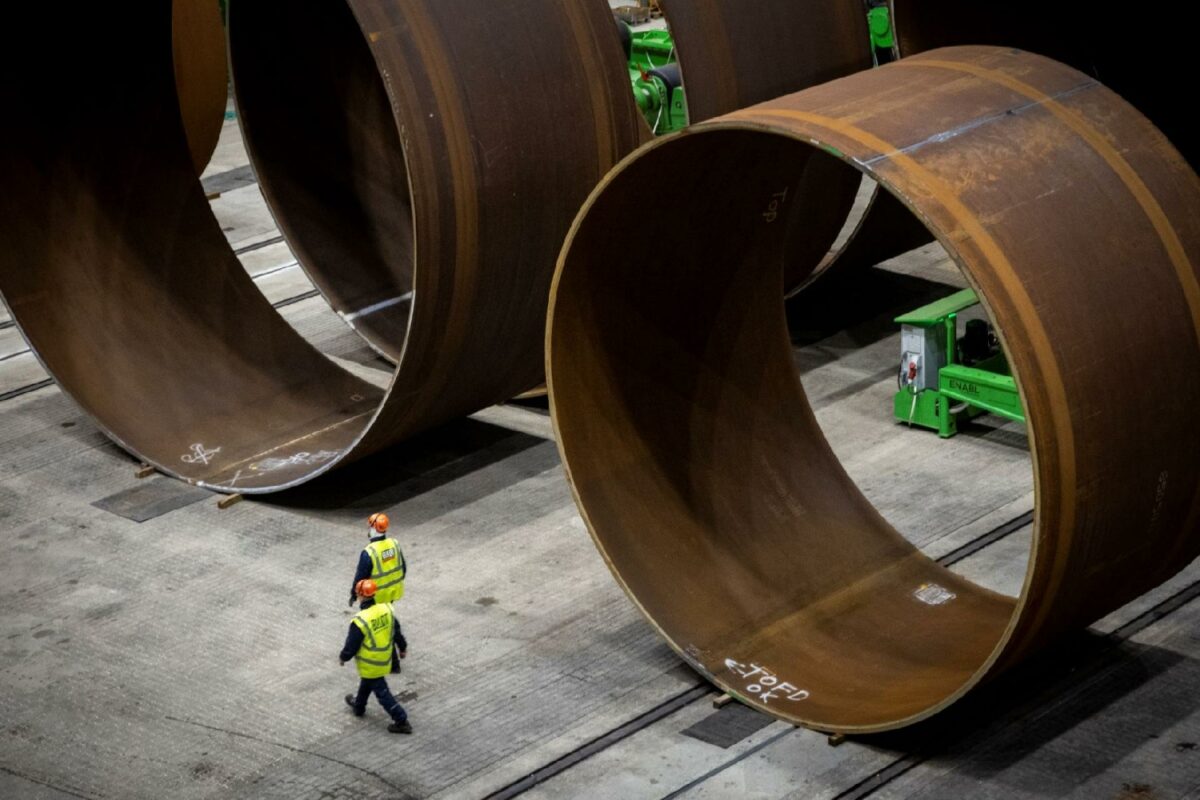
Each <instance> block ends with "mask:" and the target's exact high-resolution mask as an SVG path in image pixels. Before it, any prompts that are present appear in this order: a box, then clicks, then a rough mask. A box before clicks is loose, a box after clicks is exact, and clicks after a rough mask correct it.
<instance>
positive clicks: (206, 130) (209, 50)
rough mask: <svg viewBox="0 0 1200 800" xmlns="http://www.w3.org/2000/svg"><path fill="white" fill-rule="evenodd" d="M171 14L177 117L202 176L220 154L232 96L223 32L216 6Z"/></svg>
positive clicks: (213, 0)
mask: <svg viewBox="0 0 1200 800" xmlns="http://www.w3.org/2000/svg"><path fill="white" fill-rule="evenodd" d="M171 9H172V13H171V36H172V40H173V42H174V46H175V55H174V64H175V87H176V90H177V91H178V92H179V111H180V113H181V114H182V116H183V127H184V130H186V131H187V140H188V149H189V150H190V151H191V154H192V165H193V167H194V168H195V170H196V174H197V175H199V174H200V173H201V172H203V171H204V168H205V167H206V166H208V162H209V159H211V158H212V154H213V151H214V150H216V149H217V140H218V139H219V138H220V136H221V124H222V123H223V122H224V119H225V101H226V99H227V98H228V96H229V78H228V72H227V69H226V65H225V26H224V25H223V24H222V22H221V8H220V6H219V5H218V4H217V0H174V2H172V4H171Z"/></svg>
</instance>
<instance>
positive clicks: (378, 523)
mask: <svg viewBox="0 0 1200 800" xmlns="http://www.w3.org/2000/svg"><path fill="white" fill-rule="evenodd" d="M367 525H368V526H369V527H370V528H371V529H372V530H375V531H378V532H379V533H387V529H388V518H387V514H382V513H381V514H372V515H371V516H369V517H367Z"/></svg>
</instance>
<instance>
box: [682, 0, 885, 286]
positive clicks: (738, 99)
mask: <svg viewBox="0 0 1200 800" xmlns="http://www.w3.org/2000/svg"><path fill="white" fill-rule="evenodd" d="M662 6H663V11H664V13H665V14H666V17H667V21H668V23H669V25H670V27H671V35H672V37H673V40H674V42H675V48H676V50H677V51H678V56H679V65H680V68H681V69H682V71H683V83H684V88H685V90H686V92H687V104H688V118H689V120H690V121H691V122H692V123H693V124H694V123H698V122H703V121H705V120H708V119H712V118H713V117H717V116H719V115H721V114H728V113H729V112H731V111H736V110H738V109H740V108H746V107H748V106H752V105H755V104H757V103H762V102H764V101H767V100H771V99H773V98H776V97H779V96H780V95H784V94H790V93H791V92H798V91H800V90H801V89H807V88H809V87H810V86H816V85H817V84H820V83H824V82H825V81H831V80H834V79H835V78H841V77H842V76H844V75H850V74H852V73H854V72H857V71H859V70H863V69H868V68H870V66H871V63H872V61H871V45H870V42H871V37H870V33H869V31H868V30H867V19H866V15H865V12H864V8H863V4H862V0H833V1H832V2H831V0H755V2H753V3H729V2H725V0H663V2H662ZM808 169H809V172H808V174H807V175H806V176H805V178H804V181H803V182H802V183H801V185H800V195H799V196H800V198H801V200H800V201H801V202H804V203H806V204H807V205H808V208H807V210H806V212H805V213H804V215H803V219H804V228H803V230H798V231H796V232H795V235H794V236H793V238H792V241H791V244H790V246H789V253H788V256H787V269H786V270H785V271H784V276H783V281H784V285H785V289H786V290H788V291H790V290H793V289H795V288H796V287H798V286H800V285H801V284H803V283H804V282H805V281H807V280H808V279H809V278H810V277H812V275H813V274H814V273H815V272H816V270H817V269H818V268H819V267H820V266H821V264H822V262H823V261H826V259H827V257H828V256H829V254H830V250H831V249H832V248H833V247H834V243H835V241H836V240H837V238H838V234H839V233H840V232H841V231H842V229H843V227H844V226H845V225H846V220H847V218H848V217H849V215H850V212H851V209H852V208H853V206H854V199H855V196H856V195H857V194H858V190H859V186H860V185H861V183H862V179H861V177H860V176H858V175H857V174H855V173H853V172H851V171H848V170H845V169H841V168H839V166H838V164H837V163H836V162H835V161H833V160H832V159H814V160H813V161H812V162H811V163H810V165H809V168H808Z"/></svg>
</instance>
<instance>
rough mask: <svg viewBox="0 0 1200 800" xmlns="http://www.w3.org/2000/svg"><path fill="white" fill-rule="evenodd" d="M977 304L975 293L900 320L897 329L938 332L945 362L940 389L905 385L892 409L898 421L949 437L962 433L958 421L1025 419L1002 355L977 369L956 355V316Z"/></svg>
mask: <svg viewBox="0 0 1200 800" xmlns="http://www.w3.org/2000/svg"><path fill="white" fill-rule="evenodd" d="M978 304H979V297H978V296H977V295H976V294H975V292H974V291H973V290H971V289H964V290H963V291H961V292H956V293H955V294H952V295H950V296H949V297H945V298H942V299H941V300H938V301H936V302H933V303H930V304H928V305H925V306H922V307H921V308H918V309H917V310H916V311H912V312H910V313H908V314H904V315H902V316H899V317H896V323H897V324H899V325H910V326H913V327H917V328H925V329H927V330H936V331H937V335H941V336H944V337H945V339H944V341H945V344H946V364H945V366H943V367H941V368H940V369H939V370H938V376H937V388H936V389H924V390H917V389H914V388H913V387H912V386H904V387H901V389H900V390H899V391H898V392H896V396H895V399H894V401H893V408H892V411H893V413H894V414H895V417H896V419H897V420H899V421H901V422H905V423H908V424H910V425H920V426H921V427H923V428H930V429H932V430H935V431H937V432H938V435H939V436H941V437H942V438H944V439H948V438H950V437H951V436H954V435H955V434H956V433H958V423H959V422H960V421H962V420H966V419H971V418H973V417H977V416H980V415H981V414H995V415H996V416H998V417H1003V418H1005V419H1011V420H1014V421H1016V422H1024V421H1025V410H1024V408H1023V406H1022V405H1021V395H1020V392H1019V390H1018V389H1017V382H1016V379H1014V378H1013V376H1012V370H1011V369H1010V368H1009V365H1008V359H1006V358H1005V357H1004V354H1003V353H998V354H996V355H994V356H992V357H990V358H988V359H985V360H984V361H981V362H979V363H977V364H975V365H973V366H967V365H965V364H963V363H961V359H960V356H959V352H958V315H959V314H960V313H961V312H963V311H965V310H966V309H968V308H971V307H972V306H975V305H978Z"/></svg>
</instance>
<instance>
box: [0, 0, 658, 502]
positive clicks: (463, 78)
mask: <svg viewBox="0 0 1200 800" xmlns="http://www.w3.org/2000/svg"><path fill="white" fill-rule="evenodd" d="M264 14H265V15H267V16H266V17H265V18H264V17H263V16H262V15H264ZM272 14H274V15H276V16H271V15H272ZM230 15H231V19H230V25H231V35H232V36H233V37H234V48H235V49H236V48H237V46H238V37H239V36H240V35H242V34H239V33H238V30H239V26H243V30H245V31H249V32H253V33H254V35H256V36H260V37H261V38H260V39H259V41H260V44H261V46H262V51H261V52H262V53H263V55H264V56H265V55H267V54H271V55H278V56H280V57H281V58H283V59H284V60H285V63H284V64H282V65H281V66H282V67H283V68H286V69H288V70H290V74H291V75H292V76H294V78H295V80H296V81H299V82H300V83H301V84H302V85H297V84H281V85H276V84H272V81H274V80H275V79H277V78H278V77H279V76H278V74H277V73H274V72H271V71H269V69H270V68H272V67H273V66H274V65H270V64H259V65H257V66H259V67H261V68H263V69H264V70H267V71H266V72H264V73H262V74H259V73H255V72H254V71H253V70H252V69H250V65H247V64H246V63H245V62H244V61H243V62H241V63H240V64H239V68H238V69H237V70H235V73H236V74H235V78H236V79H237V80H238V81H240V82H242V84H243V87H245V86H251V85H255V86H259V87H260V88H264V89H265V90H267V91H278V92H279V98H280V99H283V100H285V101H287V102H293V101H295V102H301V101H302V100H304V98H305V97H306V95H305V92H311V99H310V101H309V102H308V103H301V105H299V106H298V107H296V108H280V107H278V105H273V104H272V103H271V102H270V101H271V98H270V97H267V98H263V97H261V96H257V95H256V97H257V98H258V100H259V101H261V103H262V105H261V106H260V105H258V104H257V103H256V104H255V105H253V106H250V104H249V101H248V99H247V100H246V108H245V111H246V112H247V114H246V116H247V123H248V125H249V127H250V128H253V129H255V130H257V135H258V136H262V137H263V138H262V139H258V138H254V136H253V135H252V138H251V143H252V144H255V143H257V142H259V141H266V140H270V141H271V142H272V147H271V148H260V149H261V150H263V152H259V153H258V155H259V160H258V162H257V167H258V169H259V174H260V175H261V176H262V177H263V178H264V185H265V189H266V191H267V193H268V195H273V196H278V197H282V198H285V199H284V200H281V201H280V202H279V204H277V207H276V209H275V210H276V213H277V214H278V215H279V222H280V227H281V229H282V230H283V232H284V233H285V234H288V235H292V236H295V237H296V238H295V242H294V243H295V246H296V251H297V253H298V254H300V255H301V257H302V258H305V259H310V258H326V257H327V258H328V260H327V261H323V262H322V263H325V264H327V265H328V266H329V269H330V270H331V271H334V272H336V271H338V270H341V272H340V276H341V278H346V279H347V280H350V281H358V279H360V278H361V281H359V282H357V283H355V287H356V292H354V293H351V292H347V296H348V297H351V298H352V300H353V303H354V305H353V306H350V307H349V308H351V309H352V310H353V312H354V313H357V314H360V315H361V316H362V318H363V319H366V318H367V317H369V316H370V313H369V312H371V311H372V308H374V310H376V311H381V310H391V311H392V312H393V313H394V314H396V315H400V318H402V320H403V322H402V323H400V324H398V327H400V328H403V331H404V335H403V337H402V351H401V352H398V353H397V357H398V359H399V363H398V365H397V367H396V372H395V375H394V377H393V379H392V382H391V384H390V385H389V386H388V387H387V388H385V389H380V388H377V387H376V386H375V385H372V384H371V383H368V382H367V381H365V380H362V379H360V378H358V377H355V375H353V374H351V373H350V372H347V371H345V370H343V369H342V368H341V367H340V366H338V365H337V364H336V363H335V362H333V361H331V360H329V359H327V358H326V357H325V356H323V355H322V354H321V353H320V352H318V351H317V350H316V349H314V348H313V346H312V345H310V344H309V343H308V342H306V341H305V340H304V339H303V338H302V337H301V336H300V335H299V334H298V333H297V332H296V331H295V330H294V329H293V328H292V327H291V325H289V324H288V322H287V321H285V320H284V319H283V318H282V317H281V316H280V315H279V314H278V313H277V312H276V310H275V309H273V308H272V307H271V305H270V304H269V303H268V302H267V301H266V299H265V298H264V297H263V295H262V294H261V293H260V291H259V290H258V288H257V287H256V286H255V285H254V283H253V282H252V281H251V279H250V277H249V276H248V275H247V274H246V272H245V270H244V269H243V268H242V266H241V264H240V263H239V262H238V260H237V258H236V257H235V255H234V254H233V252H232V251H231V250H230V248H229V246H228V244H227V243H226V240H225V237H224V234H223V233H222V231H221V228H220V226H219V224H218V222H217V220H216V219H215V218H214V216H213V214H212V211H211V209H210V208H209V206H208V203H207V202H206V200H205V197H204V193H203V190H202V189H201V186H200V184H199V182H198V181H197V180H196V175H195V171H194V168H193V162H192V158H191V155H190V153H189V150H188V141H187V138H186V136H185V132H184V128H183V125H182V121H181V118H180V114H179V111H178V94H177V92H176V86H175V81H174V69H173V52H172V51H173V48H172V37H171V24H172V10H171V7H170V5H169V4H159V5H154V6H153V7H148V6H145V7H144V6H143V5H131V4H117V5H115V6H112V5H110V4H104V5H103V6H98V5H85V6H80V7H79V8H75V9H72V12H71V13H70V14H62V13H61V12H60V11H59V10H58V9H56V8H54V7H51V6H48V5H46V4H36V3H35V4H26V6H25V7H23V8H22V9H21V10H20V16H21V23H20V24H16V23H14V24H12V25H9V26H6V27H5V28H4V29H3V31H2V32H0V45H2V46H0V66H2V67H3V70H0V75H2V76H3V77H0V101H2V102H3V103H4V106H5V107H6V108H19V109H22V113H21V114H19V115H15V116H14V117H13V119H12V120H10V121H6V123H5V125H4V126H2V128H0V145H2V146H0V185H2V186H3V187H4V191H3V192H0V239H3V241H4V243H5V246H4V248H3V250H0V295H2V296H3V298H4V300H5V302H6V303H7V304H8V306H9V308H10V309H11V310H12V313H13V317H14V318H15V320H16V321H17V322H18V324H19V325H20V327H21V330H22V332H23V334H24V335H25V337H26V339H27V340H28V341H29V343H30V345H31V347H32V348H33V349H34V351H35V352H36V353H37V354H38V356H39V357H40V358H41V360H42V362H43V364H44V365H45V366H46V368H47V369H48V371H49V372H50V373H51V374H52V375H53V376H54V378H55V379H56V380H57V381H58V383H59V385H60V386H61V387H62V389H63V390H64V391H66V392H67V393H69V394H70V395H71V396H72V397H73V398H74V399H75V400H76V401H77V402H78V403H79V405H80V406H81V407H82V408H83V409H84V410H85V411H86V412H87V413H89V414H90V415H91V416H92V417H93V418H95V420H96V421H97V423H98V425H99V426H100V427H101V429H103V430H104V431H106V432H107V433H108V434H109V436H111V437H112V438H113V440H114V441H116V442H118V443H119V444H120V445H121V446H122V447H124V448H125V449H126V450H128V451H129V452H131V453H133V454H136V456H137V457H139V458H141V459H143V460H145V461H146V462H148V463H150V464H152V465H154V466H156V467H158V468H159V469H160V470H161V471H163V472H165V473H168V474H171V475H174V476H177V477H179V478H182V479H184V480H187V481H190V482H193V483H196V484H200V485H204V486H207V487H210V488H213V489H216V490H219V491H227V492H247V493H260V492H270V491H276V490H279V489H284V488H287V487H290V486H295V485H297V484H299V483H303V482H304V481H307V480H309V479H310V478H312V477H314V476H316V475H319V474H320V473H322V472H324V471H326V470H329V469H331V468H333V467H334V466H336V465H337V464H339V463H341V462H344V461H346V460H348V459H353V458H357V457H359V456H362V455H365V454H367V453H373V452H377V451H380V450H382V449H384V448H386V447H388V446H390V445H392V444H395V443H396V442H399V441H401V440H403V439H404V438H406V437H408V436H411V435H413V434H415V433H417V432H419V431H422V430H425V429H427V428H430V427H432V426H434V425H437V424H439V423H442V422H445V421H447V420H451V419H454V418H456V417H460V416H462V415H464V414H469V413H471V412H473V411H476V410H478V409H480V408H483V407H485V406H488V405H491V404H493V403H496V402H499V401H502V400H505V399H507V398H509V397H512V396H513V395H515V394H517V393H518V392H521V391H523V390H525V389H528V388H529V387H530V386H532V385H534V384H536V383H538V382H539V381H540V380H541V378H542V370H543V331H544V325H545V314H546V304H547V298H548V293H549V286H550V279H551V276H552V274H553V270H554V261H555V256H556V254H557V253H558V250H559V248H560V247H561V244H562V240H563V237H564V235H565V233H566V231H567V230H568V228H569V226H570V223H571V220H572V219H573V218H574V215H575V213H576V212H577V211H578V208H579V205H580V203H582V202H583V200H584V199H585V198H586V197H587V194H588V192H589V191H591V189H592V188H593V187H594V186H595V185H596V183H597V182H598V181H599V180H600V179H601V178H602V177H603V176H604V174H605V173H606V172H607V171H608V170H609V168H611V167H612V166H613V165H614V164H615V163H616V162H617V161H618V160H619V159H620V158H621V157H622V156H624V155H625V154H627V153H629V152H630V151H632V150H633V149H634V147H636V145H637V144H638V142H639V141H640V140H641V137H642V135H643V131H644V123H643V122H642V121H641V120H640V115H639V114H638V112H637V109H636V107H635V106H634V103H633V101H632V99H631V97H630V94H629V79H628V73H627V72H625V71H624V70H623V69H622V61H621V51H620V45H619V42H618V41H617V36H616V33H615V32H614V28H613V20H612V17H611V14H610V12H609V10H608V8H607V7H606V5H605V4H604V3H602V2H586V3H580V2H569V3H568V2H561V1H560V0H520V2H515V0H508V1H507V2H499V1H497V2H488V3H477V2H467V0H404V2H400V0H390V1H389V2H366V1H365V0H362V1H361V2H351V3H349V4H345V3H342V2H321V3H283V2H260V0H255V2H248V1H247V2H233V3H231V5H230ZM531 20H536V21H537V23H538V24H537V26H536V27H535V28H534V26H531V24H530V21H531ZM531 28H533V29H535V30H536V33H537V35H536V37H535V38H532V39H531V38H530V37H531V35H532V34H531V33H530V30H531ZM30 30H34V31H36V30H53V31H54V32H55V37H54V43H53V47H48V46H47V45H46V43H45V42H44V41H42V40H40V39H38V38H36V37H30V36H29V35H28V31H30ZM327 66H334V67H336V68H335V69H330V70H329V71H328V72H324V71H323V68H324V67H327ZM64 70H65V71H67V72H68V73H70V74H74V75H86V76H87V80H86V81H79V82H76V83H72V84H71V93H70V95H69V96H66V95H64V94H63V91H62V89H61V83H60V80H59V76H60V75H61V73H62V72H63V71H64ZM252 75H255V76H256V78H253V79H252V78H251V76H252ZM254 80H259V81H261V84H254V83H253V81H254ZM291 112H300V113H299V116H298V117H296V116H291V115H290V114H291ZM272 114H280V115H283V116H281V117H280V118H272V117H271V115H272ZM113 119H119V120H121V125H114V124H112V120H113ZM293 123H298V124H293ZM269 134H276V135H278V137H279V138H274V139H272V138H271V137H270V136H269ZM252 149H253V148H252ZM285 206H286V207H285ZM331 280H332V278H331ZM371 281H378V282H376V283H371ZM317 282H318V283H320V280H318V281H317ZM381 288H382V289H384V290H385V291H383V292H382V294H379V293H376V292H377V290H379V289H381ZM397 290H399V294H397V293H396V291H397ZM405 295H407V296H405ZM358 303H366V305H358ZM381 304H382V305H381ZM340 310H344V309H340ZM394 319H395V318H394Z"/></svg>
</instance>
